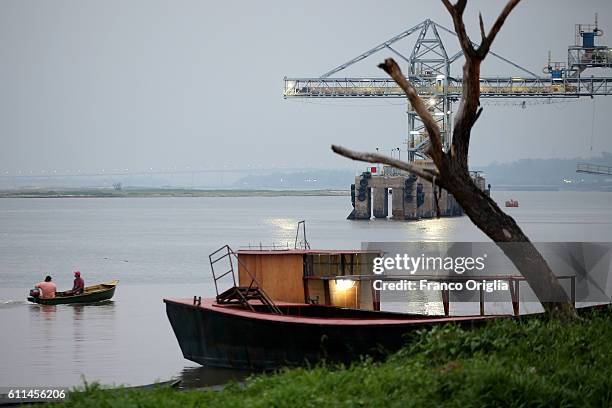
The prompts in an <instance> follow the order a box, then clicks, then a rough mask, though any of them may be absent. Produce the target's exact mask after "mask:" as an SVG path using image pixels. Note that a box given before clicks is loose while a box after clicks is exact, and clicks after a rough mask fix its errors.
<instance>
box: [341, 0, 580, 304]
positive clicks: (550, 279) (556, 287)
mask: <svg viewBox="0 0 612 408" xmlns="http://www.w3.org/2000/svg"><path fill="white" fill-rule="evenodd" d="M519 2H520V0H510V1H508V3H507V4H506V6H505V7H504V9H503V10H502V12H501V14H500V15H499V17H498V18H497V20H496V21H495V23H494V24H493V26H492V27H491V29H490V31H489V33H488V34H487V33H486V32H485V27H484V22H483V19H482V15H481V14H480V15H479V20H480V34H481V42H480V45H479V46H476V45H475V44H474V43H472V41H471V40H470V38H469V37H468V34H467V32H466V29H465V25H464V22H463V12H464V11H465V7H466V5H467V0H458V1H457V2H456V3H455V4H452V3H451V2H450V0H442V3H443V4H444V6H445V7H446V8H447V10H448V11H449V13H450V14H451V16H452V18H453V23H454V26H455V31H456V33H457V35H458V37H459V42H460V44H461V49H462V50H463V53H464V56H465V64H464V66H463V93H462V96H461V101H460V104H459V109H458V112H457V115H456V118H455V122H454V130H453V138H452V143H451V146H450V150H449V151H448V152H445V151H444V149H443V146H442V138H441V136H440V128H439V127H438V125H437V123H436V121H435V120H434V118H433V117H432V114H431V113H430V112H429V110H428V108H427V107H426V105H425V103H424V101H423V100H422V99H421V97H420V96H419V95H418V93H417V91H416V89H415V88H414V86H413V85H412V84H411V83H410V81H409V80H408V79H407V78H406V77H405V76H404V74H402V71H401V69H400V67H399V66H398V65H397V63H396V62H395V61H394V60H393V59H392V58H388V59H386V60H385V62H384V63H382V64H380V65H379V68H381V69H383V70H384V71H385V72H387V74H389V75H390V76H391V77H392V78H393V79H394V80H395V82H396V83H397V84H398V85H399V86H400V87H401V88H402V90H403V91H404V92H405V93H406V96H407V97H408V100H409V101H410V103H411V104H412V106H413V108H414V110H415V111H416V112H417V114H418V115H419V116H420V117H421V120H422V121H423V123H424V125H425V129H426V131H427V134H428V136H429V141H430V143H429V148H428V150H427V154H428V156H429V157H431V159H432V160H433V162H434V164H435V166H436V169H435V170H431V169H425V168H423V167H421V166H418V165H415V164H411V163H407V162H403V161H400V160H396V159H393V158H390V157H388V156H385V155H380V154H374V153H363V152H355V151H352V150H349V149H346V148H344V147H341V146H337V145H332V150H333V151H334V152H335V153H337V154H340V155H342V156H345V157H348V158H351V159H354V160H359V161H364V162H370V163H384V164H388V165H390V166H393V167H395V168H398V169H401V170H406V171H409V172H412V173H414V174H416V175H418V176H419V177H421V178H423V179H425V180H427V181H429V182H432V183H435V184H437V185H438V186H440V187H442V188H444V189H446V190H447V191H448V192H450V193H451V194H452V195H453V196H454V197H455V199H456V200H457V202H458V203H459V204H460V205H461V207H462V208H463V210H464V211H465V213H466V214H467V216H468V217H469V218H470V220H472V222H473V223H474V224H475V225H476V226H477V227H478V228H480V229H481V230H482V231H483V232H484V233H485V234H486V235H487V236H488V237H489V238H491V239H492V240H493V241H494V242H495V243H497V245H498V246H499V247H500V248H501V249H502V251H503V252H504V253H505V254H506V256H508V258H509V259H510V260H511V261H512V262H513V264H514V265H515V266H516V268H517V269H518V270H519V272H520V273H521V274H522V275H523V276H524V277H525V278H526V280H527V282H528V283H529V285H530V286H531V288H532V289H533V291H534V292H535V294H536V296H537V297H538V299H540V300H541V301H542V305H543V306H544V308H545V310H546V311H547V312H549V313H550V312H561V313H564V314H572V313H573V308H572V307H571V305H570V301H569V298H568V296H567V294H566V293H565V292H564V291H563V288H562V287H561V285H560V284H559V282H558V280H557V278H556V277H555V275H554V274H553V272H552V271H551V269H550V267H549V266H548V264H547V263H546V260H545V259H544V258H543V257H542V255H541V254H540V253H539V252H538V250H537V249H536V248H535V247H534V245H533V244H532V243H531V242H530V241H529V238H528V237H527V236H526V235H525V233H523V231H522V230H521V228H520V227H519V226H518V224H517V223H516V222H515V221H514V219H513V218H512V217H510V216H509V215H507V214H505V213H504V212H503V211H502V210H501V209H500V208H499V206H498V205H497V204H496V203H495V201H493V200H492V199H491V198H490V197H489V196H488V195H487V194H486V193H485V192H484V191H482V190H480V189H479V188H478V187H477V186H476V184H475V183H474V181H473V180H472V178H471V177H470V174H469V170H468V151H469V145H470V135H471V131H472V128H473V127H474V124H475V123H476V121H477V120H478V117H479V116H480V114H481V113H482V108H481V107H480V65H481V63H482V61H483V60H484V59H485V57H486V56H487V54H488V53H489V50H490V48H491V44H492V43H493V41H494V40H495V37H496V36H497V33H498V32H499V30H500V29H501V28H502V26H503V25H504V22H505V21H506V18H507V17H508V15H509V14H510V13H511V12H512V10H513V9H514V7H516V5H517V4H518V3H519ZM513 243H519V244H513Z"/></svg>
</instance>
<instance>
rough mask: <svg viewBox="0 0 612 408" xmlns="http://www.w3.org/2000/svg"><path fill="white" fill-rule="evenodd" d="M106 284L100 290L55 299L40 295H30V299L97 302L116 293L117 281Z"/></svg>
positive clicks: (58, 302)
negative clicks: (44, 297)
mask: <svg viewBox="0 0 612 408" xmlns="http://www.w3.org/2000/svg"><path fill="white" fill-rule="evenodd" d="M100 286H104V287H105V288H102V289H100V290H98V291H95V292H91V293H83V294H81V295H75V296H56V297H54V298H53V299H43V298H40V297H32V296H30V297H28V301H30V302H32V303H38V304H40V305H63V304H75V303H96V302H103V301H105V300H110V299H112V297H113V296H114V295H115V288H116V286H117V284H116V283H112V284H101V285H100Z"/></svg>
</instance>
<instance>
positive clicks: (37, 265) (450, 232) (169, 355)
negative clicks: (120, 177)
mask: <svg viewBox="0 0 612 408" xmlns="http://www.w3.org/2000/svg"><path fill="white" fill-rule="evenodd" d="M511 197H512V198H515V199H517V200H519V202H520V204H521V206H520V207H519V208H511V209H507V210H508V211H509V212H510V213H511V214H512V215H513V216H515V218H516V220H517V221H518V222H519V224H520V225H521V227H522V228H523V229H524V230H525V232H526V233H527V234H528V235H529V236H530V237H531V238H532V240H535V241H540V242H544V241H605V242H609V241H612V193H585V192H498V193H494V198H495V199H496V200H497V201H498V202H503V201H505V200H506V199H508V198H511ZM350 209H351V208H350V200H349V198H348V197H202V198H82V199H81V198H66V199H1V200H0V327H1V329H0V361H2V364H0V387H2V386H21V387H24V386H75V385H80V384H82V383H83V380H86V381H88V382H92V381H99V382H100V383H102V384H108V385H112V384H117V385H118V384H125V385H141V384H147V383H151V382H155V381H165V380H169V379H171V378H181V379H182V380H183V382H184V384H185V385H186V386H202V385H214V384H221V383H224V382H226V381H227V380H228V379H229V378H241V377H243V376H244V375H246V373H241V372H235V371H231V370H214V369H209V368H202V367H199V366H198V365H197V364H194V363H191V362H190V361H188V360H185V359H183V357H182V355H181V353H180V349H179V347H178V343H177V342H176V339H175V338H174V335H173V333H172V330H171V328H170V324H169V323H168V320H167V318H166V316H165V311H164V307H163V303H162V298H164V297H193V295H198V296H203V297H210V296H211V295H213V294H214V288H213V287H212V281H211V277H210V270H209V265H208V254H209V253H210V252H212V251H214V250H215V249H217V248H218V247H220V246H222V245H223V244H226V243H228V244H230V245H231V246H232V247H234V248H239V247H242V246H246V245H249V244H251V245H258V244H259V243H262V244H264V245H270V244H272V243H274V244H279V245H286V244H287V243H289V244H290V245H293V240H294V238H295V226H296V223H297V222H298V221H299V220H302V219H304V220H306V222H307V223H306V228H307V231H306V232H307V237H308V240H309V241H310V243H311V245H312V247H313V248H335V249H358V248H360V247H361V243H362V242H364V241H378V242H381V241H486V240H487V239H486V237H485V236H484V235H483V234H482V233H481V232H480V231H479V230H478V229H476V228H475V227H474V226H473V225H472V224H471V222H470V221H469V219H468V218H467V217H460V218H443V219H437V220H435V219H434V220H423V221H418V222H398V221H392V220H372V221H369V222H367V221H365V222H364V221H347V220H346V219H345V218H346V216H347V215H348V213H349V212H350ZM74 270H80V271H81V272H82V274H83V276H84V278H85V280H86V284H93V283H97V282H104V281H108V280H111V279H119V280H120V282H121V283H120V285H119V286H118V288H117V292H116V294H115V297H114V299H113V301H111V302H108V303H105V304H100V305H95V306H90V305H88V306H74V305H73V306H71V305H58V306H46V307H45V306H39V305H33V304H28V303H27V302H26V301H25V297H26V296H27V293H28V290H29V288H31V287H32V286H33V284H34V283H36V282H38V281H40V280H42V278H43V277H44V276H45V275H51V276H52V277H53V280H54V281H55V282H56V283H57V285H58V287H59V289H60V290H63V289H67V288H69V287H70V286H71V282H72V271H74Z"/></svg>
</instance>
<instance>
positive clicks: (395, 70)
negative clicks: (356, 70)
mask: <svg viewBox="0 0 612 408" xmlns="http://www.w3.org/2000/svg"><path fill="white" fill-rule="evenodd" d="M378 68H380V69H382V70H384V71H385V72H386V73H387V74H389V76H390V77H391V78H393V79H394V80H395V82H397V84H398V85H399V86H400V88H402V90H403V91H404V92H405V93H406V96H407V97H408V100H409V101H410V104H411V105H412V107H413V108H414V110H415V111H416V113H417V114H418V115H419V116H420V117H421V120H422V121H423V124H424V125H425V129H426V130H427V134H428V135H429V140H430V142H431V149H430V151H429V153H430V155H431V158H432V159H433V161H434V163H435V164H436V167H438V169H439V170H440V171H443V170H442V169H444V168H445V167H446V163H445V162H444V160H445V156H444V150H443V149H442V138H441V137H440V128H439V127H438V125H437V124H436V121H435V119H434V118H433V116H432V115H431V113H430V112H429V109H428V108H427V106H425V103H424V102H423V99H421V97H420V96H419V94H418V93H417V91H416V89H414V86H412V84H411V83H410V81H408V79H406V77H405V76H404V74H403V73H402V70H401V69H400V67H399V65H397V63H396V62H395V61H394V60H393V58H387V59H386V60H385V62H383V63H382V64H379V65H378Z"/></svg>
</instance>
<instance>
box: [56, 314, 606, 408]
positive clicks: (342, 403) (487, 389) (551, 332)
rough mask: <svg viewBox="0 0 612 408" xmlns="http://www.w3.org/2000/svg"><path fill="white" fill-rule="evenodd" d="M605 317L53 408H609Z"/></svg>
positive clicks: (79, 399)
mask: <svg viewBox="0 0 612 408" xmlns="http://www.w3.org/2000/svg"><path fill="white" fill-rule="evenodd" d="M610 311H612V309H606V310H605V311H599V312H589V313H587V314H586V315H584V316H582V317H581V318H580V319H579V320H576V321H570V322H564V321H559V320H547V319H545V318H529V319H522V320H514V319H503V320H502V319H500V320H498V321H494V322H490V323H488V324H486V325H484V326H482V327H479V328H476V329H472V330H467V329H461V328H459V327H457V326H455V325H446V326H440V327H437V328H435V329H433V330H428V331H421V332H418V333H414V334H413V335H411V336H409V338H407V341H408V343H407V345H406V347H405V348H404V349H403V350H401V351H400V352H398V353H396V354H394V355H391V356H390V357H389V358H388V359H387V360H386V361H384V362H372V361H368V360H366V361H362V362H359V363H356V364H354V365H352V366H350V367H335V368H329V367H316V368H312V369H292V370H284V371H281V372H279V373H276V374H268V375H259V376H253V377H251V378H250V379H248V380H247V381H246V383H245V384H242V385H239V384H231V385H229V386H228V387H226V388H225V389H224V390H223V391H218V392H215V391H200V390H193V391H175V390H172V389H163V388H158V389H154V390H133V389H132V390H130V389H114V390H100V389H98V388H96V387H90V388H89V389H88V390H87V391H85V392H79V393H73V394H71V396H70V399H69V400H68V401H67V402H66V403H64V404H58V405H55V406H61V407H75V408H76V407H92V406H95V407H101V408H103V407H109V408H110V407H162V406H163V407H180V408H188V407H250V408H251V407H293V406H299V407H317V408H320V407H361V406H363V407H385V408H388V407H434V406H448V407H462V408H463V407H471V406H478V407H501V406H508V407H544V406H556V407H609V406H611V405H612V376H611V373H612V369H611V367H612V313H610Z"/></svg>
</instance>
